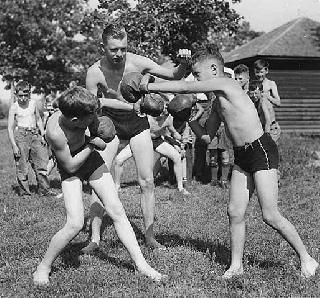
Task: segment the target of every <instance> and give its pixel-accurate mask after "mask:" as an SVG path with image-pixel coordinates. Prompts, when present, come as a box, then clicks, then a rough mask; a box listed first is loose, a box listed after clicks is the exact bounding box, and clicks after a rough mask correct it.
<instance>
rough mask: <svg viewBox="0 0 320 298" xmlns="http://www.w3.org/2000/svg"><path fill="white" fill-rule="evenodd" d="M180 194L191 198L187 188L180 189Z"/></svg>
mask: <svg viewBox="0 0 320 298" xmlns="http://www.w3.org/2000/svg"><path fill="white" fill-rule="evenodd" d="M178 191H179V193H181V194H182V195H183V196H190V195H191V193H190V192H188V191H187V190H186V189H185V188H181V189H178Z"/></svg>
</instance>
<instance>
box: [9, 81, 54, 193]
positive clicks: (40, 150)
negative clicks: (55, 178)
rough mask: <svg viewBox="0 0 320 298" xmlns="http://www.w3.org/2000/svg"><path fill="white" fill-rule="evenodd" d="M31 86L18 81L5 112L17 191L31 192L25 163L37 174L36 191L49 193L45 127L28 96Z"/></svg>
mask: <svg viewBox="0 0 320 298" xmlns="http://www.w3.org/2000/svg"><path fill="white" fill-rule="evenodd" d="M30 94H31V86H30V84H29V83H27V82H25V81H22V80H21V81H19V82H18V83H17V85H16V88H15V97H16V101H15V102H14V103H12V105H11V107H10V109H9V116H8V135H9V141H10V143H11V146H12V150H13V155H14V159H15V163H16V172H17V180H18V184H19V193H20V195H23V196H30V195H31V192H30V189H29V183H28V163H29V162H30V164H31V166H32V168H33V170H34V172H35V176H36V180H37V184H38V193H39V194H40V195H47V194H50V192H49V181H48V177H47V163H48V152H47V148H46V142H45V139H44V133H45V132H44V127H43V123H42V120H41V117H40V115H39V111H38V108H37V105H36V102H35V100H32V99H31V98H30Z"/></svg>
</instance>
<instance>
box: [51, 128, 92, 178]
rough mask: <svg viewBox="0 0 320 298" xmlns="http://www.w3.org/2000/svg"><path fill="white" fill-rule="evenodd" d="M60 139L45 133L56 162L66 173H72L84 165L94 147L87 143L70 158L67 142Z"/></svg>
mask: <svg viewBox="0 0 320 298" xmlns="http://www.w3.org/2000/svg"><path fill="white" fill-rule="evenodd" d="M61 139H62V138H59V136H54V137H52V136H51V135H50V133H48V132H47V140H48V143H49V144H50V146H51V148H52V150H53V151H54V153H55V157H56V158H57V161H58V162H59V164H60V165H61V166H62V167H63V168H64V169H65V170H66V171H67V172H69V173H74V172H76V171H77V170H78V169H79V168H80V167H81V166H82V165H83V164H84V163H85V161H86V160H87V158H88V157H89V155H90V154H91V152H92V151H93V150H94V146H93V145H91V144H90V143H88V144H87V145H86V146H85V147H84V148H83V150H82V151H80V152H79V153H77V154H76V155H75V156H72V155H71V153H70V149H69V146H68V144H67V141H66V140H64V139H62V140H61Z"/></svg>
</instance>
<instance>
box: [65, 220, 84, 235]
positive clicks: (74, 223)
mask: <svg viewBox="0 0 320 298" xmlns="http://www.w3.org/2000/svg"><path fill="white" fill-rule="evenodd" d="M83 225H84V217H83V216H81V217H78V218H72V219H67V224H66V226H67V227H68V228H69V229H70V230H72V232H74V233H78V232H80V230H81V229H82V228H83Z"/></svg>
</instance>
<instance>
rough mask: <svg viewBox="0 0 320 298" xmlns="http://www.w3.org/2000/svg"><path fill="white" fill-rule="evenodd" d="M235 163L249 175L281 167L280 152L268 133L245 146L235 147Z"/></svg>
mask: <svg viewBox="0 0 320 298" xmlns="http://www.w3.org/2000/svg"><path fill="white" fill-rule="evenodd" d="M233 150H234V163H235V164H236V165H237V166H239V167H240V168H241V169H242V170H244V171H246V172H248V173H255V172H257V171H261V170H270V169H277V168H278V167H279V152H278V147H277V145H276V143H275V142H274V141H273V140H272V138H271V136H270V135H269V134H268V133H264V134H263V135H262V136H261V137H260V138H259V139H257V140H255V141H253V142H252V143H248V144H246V145H245V146H241V147H234V148H233Z"/></svg>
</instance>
